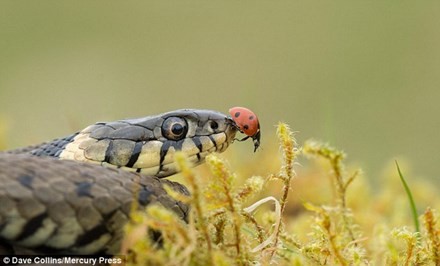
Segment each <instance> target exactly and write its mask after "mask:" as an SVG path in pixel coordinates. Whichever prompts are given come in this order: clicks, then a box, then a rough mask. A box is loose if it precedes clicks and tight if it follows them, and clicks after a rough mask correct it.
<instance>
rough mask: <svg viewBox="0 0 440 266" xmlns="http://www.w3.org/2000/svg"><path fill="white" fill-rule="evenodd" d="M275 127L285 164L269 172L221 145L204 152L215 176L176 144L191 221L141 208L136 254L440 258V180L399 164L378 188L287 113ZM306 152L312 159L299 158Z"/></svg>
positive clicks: (259, 261)
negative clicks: (296, 126)
mask: <svg viewBox="0 0 440 266" xmlns="http://www.w3.org/2000/svg"><path fill="white" fill-rule="evenodd" d="M277 136H278V139H279V146H280V153H281V169H280V170H279V171H278V172H277V173H273V174H270V175H268V176H267V177H261V176H250V177H248V178H245V177H242V176H241V175H238V174H236V173H234V172H233V171H232V170H230V167H229V166H228V162H226V161H225V160H224V159H222V158H220V157H219V156H218V155H211V156H209V157H208V158H207V160H206V161H207V164H208V165H209V168H210V176H209V177H206V176H199V175H198V174H196V172H195V171H194V170H192V169H191V168H190V167H189V164H188V162H187V160H186V159H185V158H184V157H183V155H181V154H177V155H176V159H177V163H178V165H179V167H180V169H181V170H182V175H183V177H184V179H185V183H186V184H187V186H188V188H189V190H190V191H191V196H190V197H187V196H182V195H180V194H177V193H176V192H173V191H172V190H171V189H168V192H169V193H170V194H171V195H172V196H173V197H175V198H177V199H179V200H181V201H184V202H186V203H188V204H191V206H192V208H191V212H190V215H189V217H188V221H187V222H185V221H182V220H180V219H179V218H177V217H176V216H175V215H174V214H173V212H172V211H170V210H167V209H165V208H163V207H161V206H157V205H154V206H149V207H148V208H147V209H146V211H137V212H133V215H132V222H131V223H130V224H129V225H128V226H127V228H126V238H125V240H124V245H123V253H124V254H127V259H128V264H129V265H440V225H439V222H438V214H437V213H436V211H435V208H438V206H439V205H438V204H439V198H438V196H437V195H438V194H437V193H438V191H437V190H436V189H435V188H433V187H432V186H429V185H428V184H425V183H423V181H416V180H410V182H409V179H408V177H407V176H405V175H404V174H405V173H404V172H402V171H401V170H400V168H398V169H396V168H395V167H393V170H392V171H391V172H390V174H384V179H383V180H382V181H383V182H381V185H380V188H378V189H373V188H371V187H370V185H369V184H368V182H366V180H365V177H364V175H363V174H362V173H361V171H360V170H356V169H354V170H351V169H349V167H346V166H345V165H344V158H345V154H344V153H343V152H341V151H339V150H337V149H335V148H332V147H330V146H328V145H324V144H322V143H319V142H316V141H307V142H306V143H304V144H303V145H302V147H299V146H298V145H297V143H296V140H295V138H294V137H293V134H292V132H291V130H290V129H289V127H288V126H287V125H286V124H283V123H280V124H279V125H278V130H277ZM262 152H267V151H262ZM268 152H270V151H268ZM271 157H273V154H271V155H270V156H269V157H267V158H271ZM267 158H266V159H267ZM299 158H301V159H304V158H305V159H307V160H308V161H310V163H308V161H307V165H308V166H307V167H305V166H300V165H299V164H297V160H298V159H299ZM272 162H273V161H271V160H269V159H268V160H266V161H265V162H259V164H261V165H260V166H262V167H264V166H267V168H269V169H270V168H272ZM244 167H245V168H247V172H249V171H250V172H252V169H254V168H253V167H252V166H244ZM295 170H296V171H298V174H296V173H295ZM399 176H400V177H401V179H399ZM404 177H405V178H406V179H405V178H404ZM401 182H403V185H405V188H406V192H405V188H404V186H403V185H402V183H401ZM407 182H408V184H407ZM409 195H412V196H410V198H408V197H409ZM409 202H410V203H411V204H410V203H409ZM416 205H418V207H419V208H422V209H420V213H419V214H417V209H416ZM429 206H432V207H429ZM423 209H425V211H424V214H422V213H423ZM414 214H415V215H416V216H415V218H416V219H419V220H420V221H421V223H420V224H421V225H423V226H421V228H420V231H418V228H416V226H415V225H414V223H413V219H412V216H414ZM417 215H420V217H417ZM153 231H154V232H160V233H161V235H162V238H161V241H160V243H157V242H154V241H152V240H151V237H149V233H148V232H150V233H151V232H153Z"/></svg>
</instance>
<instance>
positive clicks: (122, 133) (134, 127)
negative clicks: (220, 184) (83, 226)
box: [58, 109, 238, 177]
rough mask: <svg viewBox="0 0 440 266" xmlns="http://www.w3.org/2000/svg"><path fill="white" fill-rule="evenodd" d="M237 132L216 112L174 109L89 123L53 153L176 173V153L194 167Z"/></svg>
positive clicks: (158, 172)
mask: <svg viewBox="0 0 440 266" xmlns="http://www.w3.org/2000/svg"><path fill="white" fill-rule="evenodd" d="M237 131H238V127H237V125H236V124H235V122H234V121H233V120H232V119H230V118H229V117H227V116H226V115H224V114H222V113H218V112H214V111H209V110H191V109H185V110H177V111H173V112H169V113H165V114H162V115H159V116H150V117H145V118H139V119H129V120H120V121H117V122H111V123H97V124H95V125H92V126H89V127H87V128H85V129H84V130H82V131H80V132H79V133H77V134H75V135H74V136H71V137H70V138H69V139H71V141H70V142H69V143H68V144H67V145H65V147H63V148H62V150H61V151H60V152H59V153H58V157H59V158H60V159H72V160H76V161H85V162H89V163H95V164H101V165H103V166H109V167H117V168H121V169H124V170H128V171H135V172H138V173H142V174H146V175H154V176H157V177H167V176H170V175H173V174H175V173H177V172H178V169H177V167H176V165H175V161H174V155H175V153H176V152H178V151H181V152H183V153H184V154H186V156H187V158H188V160H189V161H190V162H191V163H193V165H199V164H201V163H202V162H204V160H205V157H206V156H207V155H208V154H210V153H213V152H219V153H220V152H223V151H225V150H226V149H227V148H228V147H229V145H230V144H231V143H232V142H233V140H234V138H235V134H236V133H237Z"/></svg>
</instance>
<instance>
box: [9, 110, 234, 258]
mask: <svg viewBox="0 0 440 266" xmlns="http://www.w3.org/2000/svg"><path fill="white" fill-rule="evenodd" d="M237 131H238V127H237V125H236V124H235V122H234V121H233V120H232V119H231V118H230V117H229V116H226V115H224V114H222V113H220V112H217V111H212V110H199V109H181V110H176V111H171V112H166V113H162V114H159V115H153V116H147V117H142V118H135V119H126V120H118V121H114V122H98V123H95V124H93V125H90V126H88V127H86V128H84V129H83V130H81V131H78V132H76V133H74V134H71V135H69V136H67V137H64V138H59V139H55V140H52V141H49V142H45V143H42V144H38V145H34V146H29V147H24V148H20V149H15V150H9V151H4V152H0V253H4V254H62V255H65V254H78V255H87V254H108V255H115V254H118V252H120V246H121V243H122V240H123V238H124V226H125V225H126V224H127V223H128V222H129V221H130V212H131V210H132V207H133V206H137V208H138V209H142V208H145V207H146V206H148V205H149V204H160V205H162V206H164V207H166V208H168V209H170V210H172V211H173V212H174V213H175V214H176V215H177V216H178V217H180V218H181V219H182V220H184V221H187V219H188V214H189V206H188V205H187V204H185V203H183V202H181V201H179V200H177V199H175V198H173V197H171V196H170V195H169V194H168V193H167V192H166V190H165V188H164V186H168V187H170V188H171V189H173V190H174V191H177V192H179V193H182V194H184V195H189V194H190V193H189V191H188V189H187V188H186V187H185V186H184V185H182V184H180V183H177V182H172V181H170V180H167V179H165V177H168V176H171V175H173V174H175V173H177V172H178V167H177V166H176V163H175V160H174V155H175V153H176V152H182V153H184V154H185V155H186V157H187V158H188V161H189V162H190V163H192V165H194V166H195V165H199V164H201V163H203V162H204V160H205V158H206V156H207V155H209V154H210V153H213V152H223V151H225V150H226V149H227V148H228V147H229V146H230V144H231V143H232V142H233V141H234V137H235V134H236V133H237Z"/></svg>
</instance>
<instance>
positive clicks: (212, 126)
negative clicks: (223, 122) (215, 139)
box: [209, 121, 218, 130]
mask: <svg viewBox="0 0 440 266" xmlns="http://www.w3.org/2000/svg"><path fill="white" fill-rule="evenodd" d="M209 126H210V127H211V129H212V130H216V129H217V128H218V123H217V122H215V121H211V123H210V125H209Z"/></svg>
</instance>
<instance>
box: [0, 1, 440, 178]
mask: <svg viewBox="0 0 440 266" xmlns="http://www.w3.org/2000/svg"><path fill="white" fill-rule="evenodd" d="M439 8H440V2H438V1H423V2H416V1H376V2H366V1H185V2H183V1H117V2H112V1H1V2H0V127H1V130H0V131H1V132H3V133H2V134H3V139H4V140H5V141H4V142H5V143H3V144H2V146H3V147H2V148H15V147H19V146H25V145H29V144H34V143H38V142H41V141H44V140H48V139H52V138H55V137H59V136H63V135H67V134H69V133H71V132H74V131H76V130H79V129H82V128H84V127H85V126H87V125H89V124H91V123H94V122H96V121H100V120H110V121H111V120H117V119H121V118H128V117H140V116H146V115H149V114H155V113H160V112H163V111H168V110H173V109H178V108H206V109H215V110H219V111H222V112H225V113H226V112H227V111H228V109H229V108H230V107H232V106H246V107H248V108H251V109H252V110H254V111H255V112H256V113H257V115H258V116H259V118H260V121H261V124H262V137H263V139H262V148H263V150H262V152H264V150H265V149H268V145H269V143H270V141H271V139H275V137H274V135H273V132H274V130H275V127H274V125H275V124H276V123H277V122H278V121H284V122H287V123H288V124H290V125H291V127H292V129H293V130H295V131H299V133H298V134H297V137H298V139H299V142H300V143H302V142H303V141H304V140H305V139H309V138H315V139H318V140H323V141H325V142H329V143H330V144H332V145H333V146H337V147H339V148H342V149H344V150H345V151H346V152H347V153H348V155H349V161H351V162H352V163H355V164H357V165H360V166H361V167H362V168H363V169H364V170H365V172H366V174H367V176H368V177H369V178H371V179H374V178H378V177H379V176H380V173H381V171H382V169H383V168H384V166H385V165H387V164H388V163H389V162H390V161H392V160H394V159H395V158H405V159H406V160H407V161H408V162H409V164H410V165H411V168H412V169H413V170H412V172H413V174H414V175H417V176H419V177H426V178H432V179H434V180H438V174H437V173H438V172H439V169H438V168H439V166H438V162H439V148H440V137H439V132H440V123H439V113H440V105H439V103H438V102H439V97H440V90H439V84H440V31H439V29H440V17H439V13H438V11H439V10H440V9H439ZM235 146H237V149H240V148H238V147H241V148H243V149H247V152H245V153H243V154H245V155H246V156H252V155H253V153H252V147H251V146H252V145H251V144H250V143H247V144H246V145H245V144H243V145H234V147H235ZM265 146H266V147H265Z"/></svg>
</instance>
